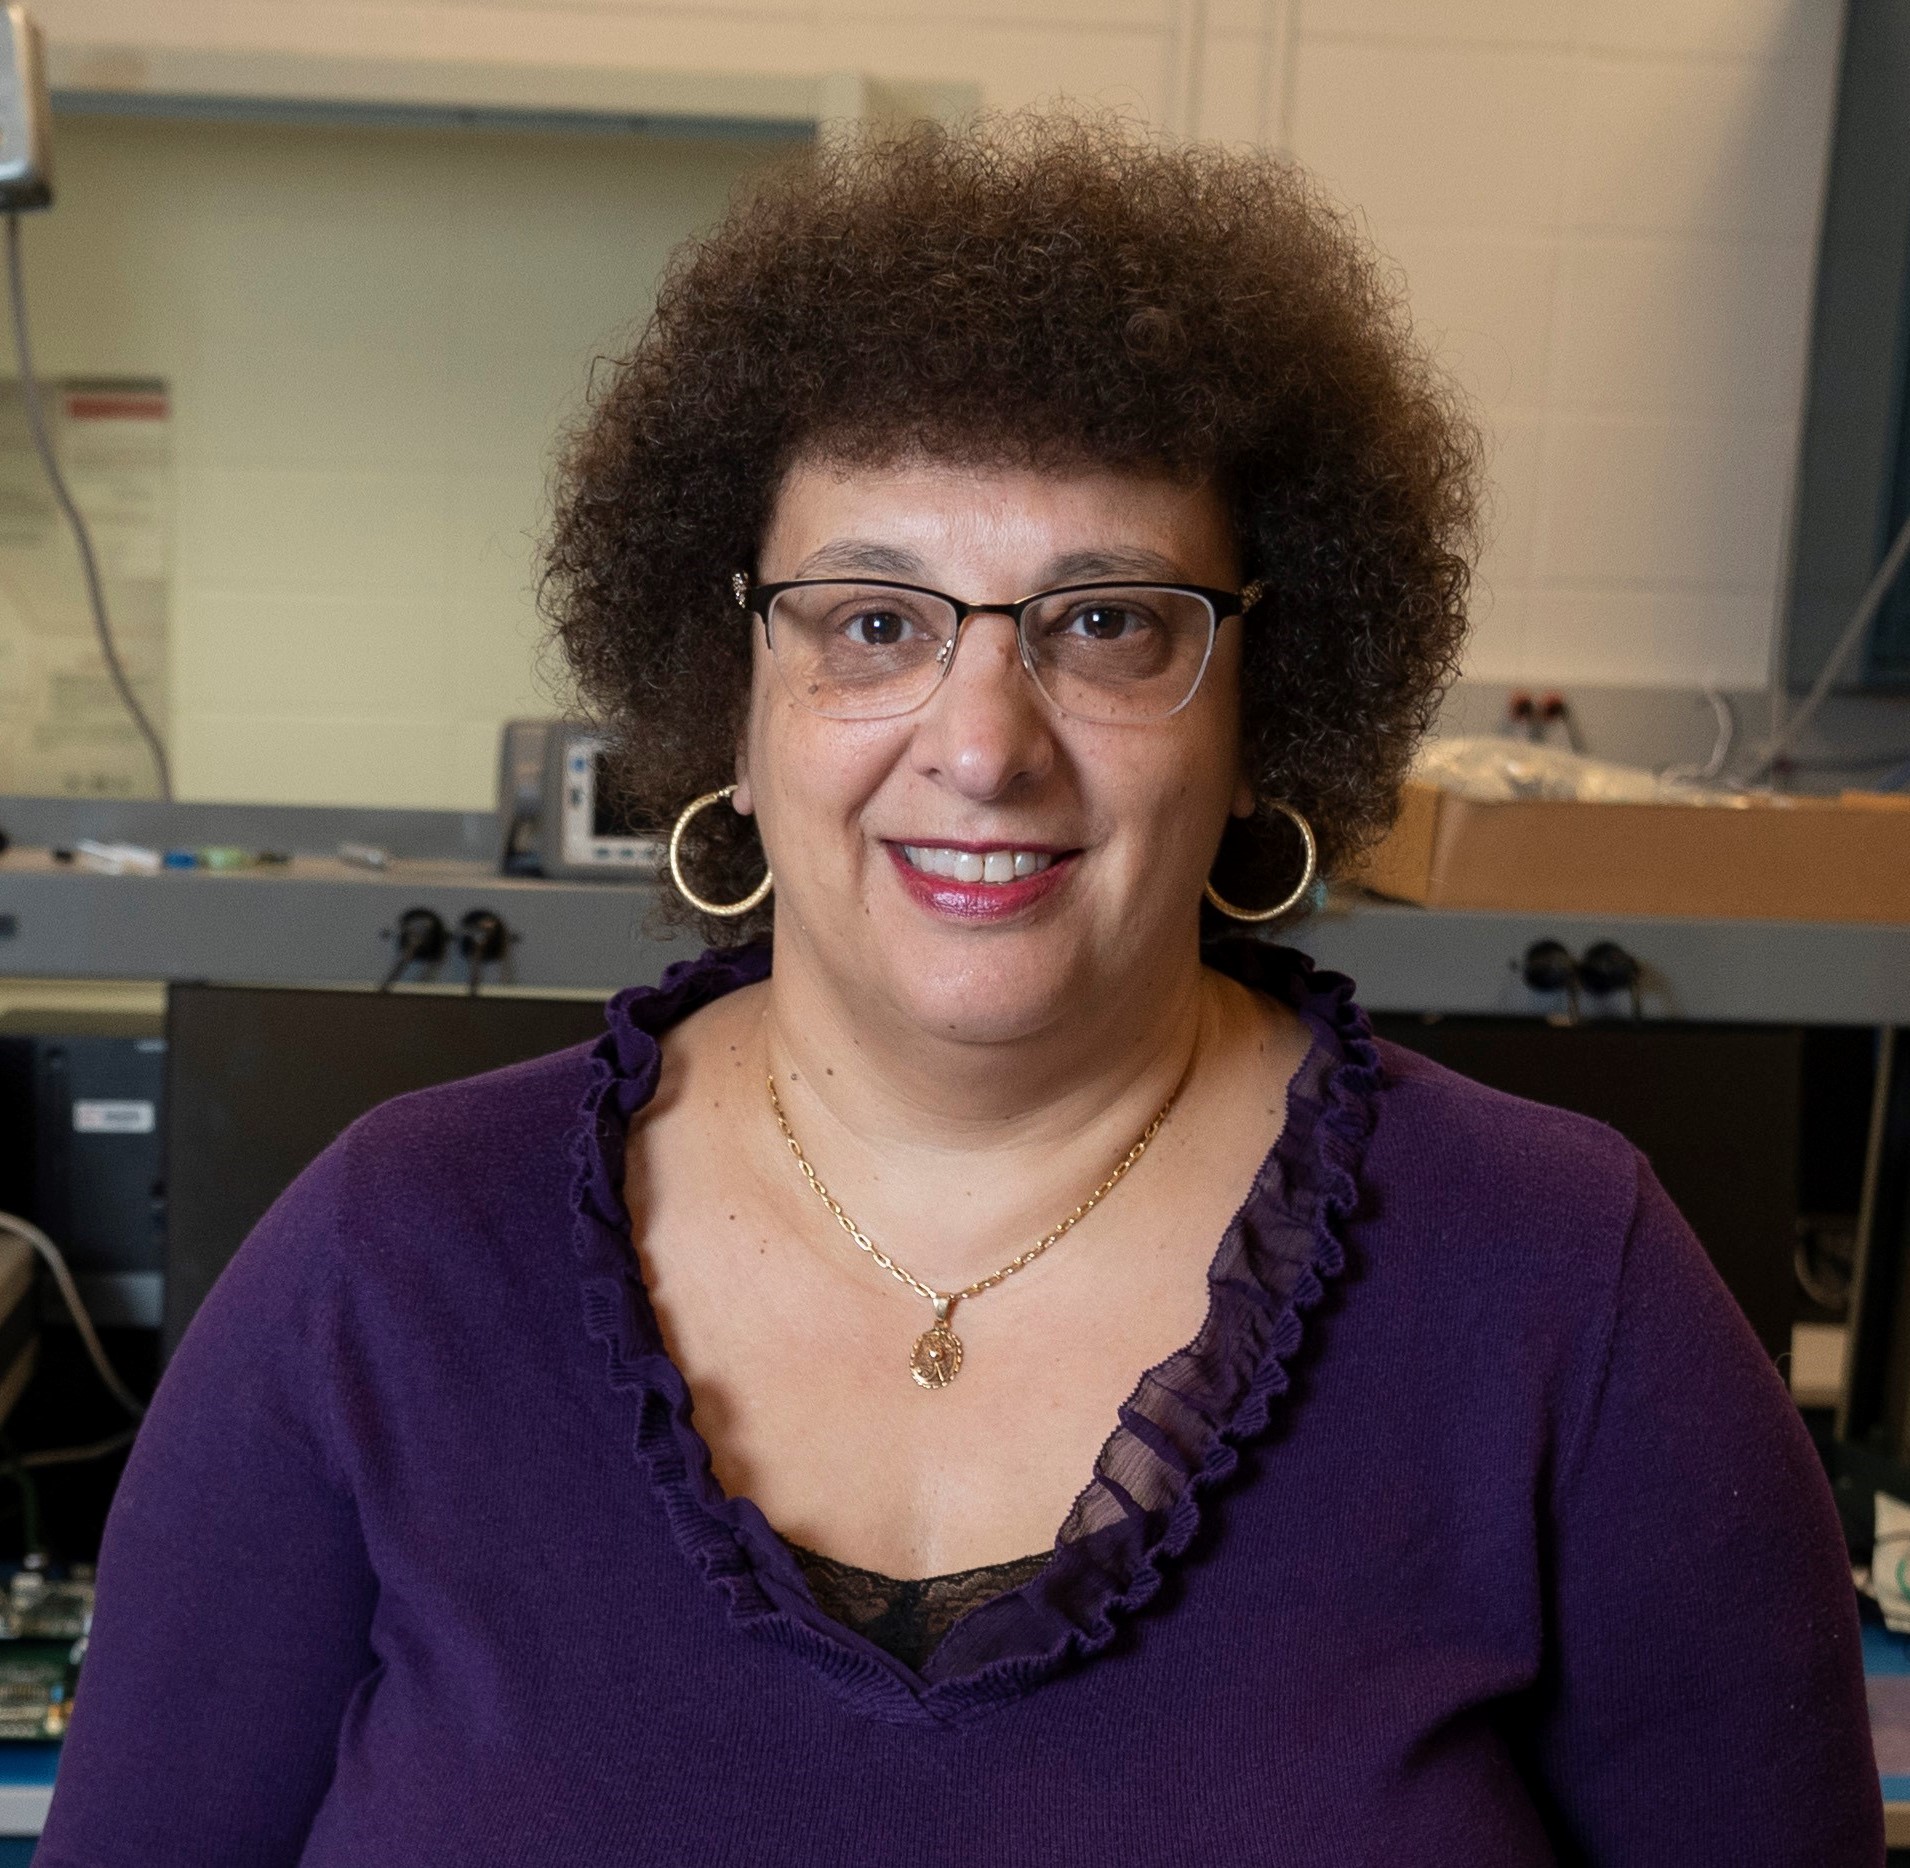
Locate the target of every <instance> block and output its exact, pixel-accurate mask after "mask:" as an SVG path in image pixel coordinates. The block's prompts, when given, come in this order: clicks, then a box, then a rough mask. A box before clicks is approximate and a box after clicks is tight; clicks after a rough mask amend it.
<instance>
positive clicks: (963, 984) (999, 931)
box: [860, 922, 1094, 1044]
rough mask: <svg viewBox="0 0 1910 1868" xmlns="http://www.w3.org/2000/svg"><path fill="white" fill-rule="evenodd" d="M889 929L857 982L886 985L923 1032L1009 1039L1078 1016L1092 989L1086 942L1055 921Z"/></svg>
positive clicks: (986, 1040) (984, 1040)
mask: <svg viewBox="0 0 1910 1868" xmlns="http://www.w3.org/2000/svg"><path fill="white" fill-rule="evenodd" d="M864 925H865V926H868V925H870V924H869V923H865V924H864ZM876 925H880V924H879V923H877V924H876ZM892 932H893V933H894V935H895V938H893V939H892V940H889V941H886V942H880V943H879V946H880V951H879V952H878V953H874V954H870V955H868V956H867V964H866V966H864V967H863V968H862V969H860V972H861V978H862V982H863V988H862V989H863V990H864V991H865V992H867V991H869V990H882V989H883V988H884V987H886V991H884V993H883V996H884V997H886V998H887V999H888V1000H889V1001H890V1003H891V1004H892V1005H893V1006H894V1007H895V1008H896V1010H897V1011H898V1012H899V1013H900V1014H901V1015H902V1017H903V1018H904V1019H906V1020H907V1021H908V1022H909V1023H911V1024H913V1025H916V1026H918V1027H919V1028H920V1029H921V1031H922V1032H923V1035H924V1036H933V1037H935V1038H939V1039H943V1040H947V1039H954V1040H955V1041H956V1042H958V1043H963V1044H1013V1043H1017V1042H1020V1041H1023V1040H1026V1039H1028V1038H1033V1037H1038V1036H1040V1035H1041V1034H1042V1033H1043V1032H1045V1031H1049V1030H1052V1029H1053V1028H1054V1027H1055V1026H1056V1025H1057V1024H1059V1023H1061V1022H1062V1021H1064V1020H1066V1019H1068V1018H1070V1017H1078V1016H1079V1015H1080V1014H1081V1013H1082V1012H1083V1010H1085V1006H1084V994H1086V995H1090V996H1091V994H1092V974H1093V971H1094V969H1093V968H1092V967H1091V966H1088V965H1085V964H1084V962H1086V961H1087V959H1088V955H1089V952H1090V948H1089V944H1088V943H1087V942H1085V941H1083V940H1082V939H1081V938H1080V936H1079V934H1078V933H1077V932H1075V931H1072V930H1070V929H1068V928H1066V927H1064V926H1061V925H1058V924H1057V923H1055V922H1049V923H1047V924H1046V925H1039V926H1033V927H1019V928H940V927H933V926H930V927H922V926H919V925H918V926H916V927H914V928H912V929H909V930H907V931H906V932H905V931H903V930H892ZM878 981H879V982H881V985H880V986H879V985H878V983H877V982H878Z"/></svg>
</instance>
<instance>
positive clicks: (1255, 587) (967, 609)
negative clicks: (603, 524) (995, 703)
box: [730, 571, 1267, 720]
mask: <svg viewBox="0 0 1910 1868" xmlns="http://www.w3.org/2000/svg"><path fill="white" fill-rule="evenodd" d="M839 585H852V586H854V587H855V588H856V589H858V590H900V591H905V592H907V593H908V594H909V595H910V596H913V597H933V598H934V599H935V601H936V602H937V603H945V604H947V605H948V607H949V608H950V609H951V610H953V611H954V612H955V627H954V629H953V630H952V631H951V632H950V635H949V638H948V641H947V642H946V643H944V644H943V646H942V652H941V654H940V655H939V656H938V657H937V660H938V661H939V662H940V664H941V674H939V675H937V677H936V686H938V687H939V686H940V685H941V681H942V678H943V676H945V675H946V674H947V673H948V671H949V668H950V667H951V666H952V664H953V663H954V660H955V649H956V646H957V645H958V644H959V642H960V641H961V634H962V625H963V624H964V623H965V622H967V621H968V619H969V618H970V617H971V616H1006V617H1007V618H1008V619H1009V620H1010V621H1011V622H1013V624H1014V625H1015V644H1016V647H1017V648H1018V649H1019V651H1020V654H1021V662H1022V666H1023V667H1024V668H1026V669H1027V670H1028V673H1029V676H1030V677H1031V678H1032V679H1033V681H1034V682H1035V685H1036V686H1037V687H1040V686H1041V677H1040V676H1039V675H1037V674H1036V673H1035V668H1034V663H1033V662H1032V661H1030V660H1029V656H1028V638H1027V636H1026V635H1025V634H1023V632H1022V627H1021V619H1022V618H1023V617H1024V616H1025V615H1026V614H1027V613H1028V611H1029V610H1031V609H1033V608H1034V606H1035V605H1036V604H1037V603H1045V602H1047V601H1048V599H1049V598H1051V597H1072V596H1084V595H1086V594H1087V593H1089V592H1090V591H1096V590H1110V591H1112V590H1165V591H1170V592H1172V593H1174V594H1175V595H1177V596H1184V597H1199V598H1200V599H1201V600H1202V602H1204V603H1205V604H1206V605H1207V608H1208V611H1209V613H1210V615H1211V616H1212V619H1213V620H1212V622H1211V623H1210V625H1209V627H1208V632H1207V653H1206V654H1205V655H1203V656H1202V657H1201V661H1200V672H1199V673H1198V674H1197V675H1195V677H1194V683H1193V686H1192V687H1190V688H1189V689H1188V690H1187V692H1186V694H1185V695H1184V696H1183V697H1182V698H1181V699H1180V700H1179V701H1178V702H1177V703H1176V704H1175V705H1174V706H1172V707H1170V708H1169V709H1168V710H1167V712H1166V713H1164V714H1161V715H1159V716H1158V717H1159V718H1160V719H1163V720H1171V719H1172V718H1173V717H1174V715H1175V714H1177V713H1179V712H1180V710H1181V709H1182V708H1183V707H1185V706H1186V705H1187V703H1188V702H1189V701H1191V700H1192V699H1193V698H1194V696H1195V695H1196V694H1198V693H1199V692H1200V684H1201V683H1202V682H1203V681H1204V680H1206V678H1207V664H1208V663H1209V662H1210V661H1212V660H1213V655H1214V638H1215V637H1216V636H1217V635H1218V634H1219V633H1220V625H1221V624H1222V623H1224V622H1225V621H1226V620H1227V619H1228V617H1230V616H1238V617H1241V618H1242V619H1243V620H1244V618H1245V617H1246V615H1247V612H1248V611H1249V610H1251V609H1252V608H1253V607H1254V605H1255V604H1257V603H1258V602H1259V601H1260V599H1261V598H1262V597H1264V596H1265V595H1266V594H1267V586H1266V582H1265V580H1264V579H1262V578H1255V579H1254V580H1253V581H1252V582H1251V583H1249V584H1247V585H1245V586H1244V587H1243V588H1241V589H1239V590H1216V589H1214V588H1213V587H1212V586H1211V585H1207V584H1160V583H1148V582H1145V581H1143V580H1140V579H1127V580H1125V581H1124V580H1122V579H1119V578H1103V579H1098V580H1097V581H1096V582H1094V583H1092V584H1057V585H1056V586H1055V587H1054V588H1053V589H1052V590H1037V591H1036V592H1035V593H1034V595H1033V596H1029V597H1023V598H1022V599H1021V600H1020V602H1018V603H964V602H963V601H962V600H961V598H960V597H951V596H950V595H949V594H948V592H947V591H945V590H936V589H934V588H932V587H931V586H930V585H927V584H903V583H897V582H895V581H894V580H892V579H890V578H886V577H792V578H788V579H786V580H784V581H783V582H782V583H780V584H752V583H751V582H750V581H749V579H748V578H747V577H745V576H744V575H743V573H742V572H741V571H737V572H735V573H734V574H733V575H732V576H731V578H730V590H731V593H732V594H733V595H734V596H735V598H736V607H737V608H738V609H740V610H742V611H744V612H745V613H747V614H749V615H751V616H756V617H759V618H760V619H761V621H762V625H763V637H764V640H765V641H767V642H768V643H769V645H770V648H771V650H772V651H773V650H774V648H775V639H774V637H773V636H772V635H771V634H770V628H769V612H770V607H771V605H773V604H774V603H775V601H776V599H777V598H778V597H780V596H781V595H782V594H783V592H784V591H785V590H814V589H818V588H830V587H835V586H839ZM934 691H935V689H934V688H930V689H929V690H928V691H927V692H926V693H924V695H923V696H922V698H921V700H919V701H917V702H915V703H914V706H911V707H907V708H904V709H903V712H904V713H913V712H914V711H915V708H916V707H922V706H926V705H927V703H928V696H929V694H932V693H934ZM1041 691H1042V692H1043V693H1044V694H1046V693H1047V692H1048V690H1047V689H1046V688H1045V687H1043V688H1042V689H1041ZM1052 698H1053V697H1052V696H1050V699H1052ZM1054 704H1055V705H1056V706H1059V705H1060V703H1059V702H1058V701H1057V702H1055V703H1054Z"/></svg>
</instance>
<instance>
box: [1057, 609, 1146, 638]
mask: <svg viewBox="0 0 1910 1868" xmlns="http://www.w3.org/2000/svg"><path fill="white" fill-rule="evenodd" d="M1153 622H1154V618H1153V617H1151V616H1149V615H1148V614H1147V612H1146V611H1145V610H1140V609H1136V608H1134V607H1133V606H1132V605H1129V604H1124V603H1083V604H1081V605H1079V606H1078V607H1076V608H1075V609H1072V610H1070V611H1069V612H1068V613H1067V615H1066V616H1064V617H1063V618H1062V620H1061V628H1060V630H1059V631H1057V632H1056V633H1057V634H1064V635H1071V636H1083V637H1085V638H1086V639H1087V640H1088V641H1090V642H1119V641H1122V640H1123V639H1125V638H1127V637H1131V636H1137V635H1139V634H1141V633H1142V632H1143V631H1144V630H1146V629H1148V628H1149V627H1150V626H1151V625H1152V624H1153Z"/></svg>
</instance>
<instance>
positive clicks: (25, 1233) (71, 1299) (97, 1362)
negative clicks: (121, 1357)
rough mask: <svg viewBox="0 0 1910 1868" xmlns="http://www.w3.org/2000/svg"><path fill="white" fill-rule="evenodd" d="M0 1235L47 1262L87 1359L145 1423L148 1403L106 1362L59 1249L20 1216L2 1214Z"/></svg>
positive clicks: (123, 1404)
mask: <svg viewBox="0 0 1910 1868" xmlns="http://www.w3.org/2000/svg"><path fill="white" fill-rule="evenodd" d="M0 1232H10V1233H12V1234H13V1236H14V1237H15V1238H16V1239H23V1240H25V1241H26V1243H27V1244H28V1245H30V1246H32V1248H33V1249H34V1250H35V1251H36V1252H38V1253H39V1255H40V1256H41V1257H42V1258H43V1259H45V1260H46V1264H47V1269H48V1270H49V1271H51V1272H52V1274H53V1282H54V1283H55V1284H56V1285H58V1286H59V1291H60V1296H61V1298H62V1299H64V1301H65V1303H66V1307H67V1310H68V1311H69V1312H70V1313H71V1314H72V1318H73V1327H74V1328H75V1329H76V1330H78V1331H79V1333H80V1341H81V1342H82V1343H83V1344H85V1346H86V1354H87V1357H88V1359H89V1360H90V1361H91V1362H92V1364H93V1367H94V1369H95V1370H96V1371H97V1372H98V1374H99V1378H100V1380H101V1381H102V1382H104V1383H105V1384H106V1388H107V1392H108V1393H109V1394H111V1395H112V1397H113V1399H114V1400H115V1401H117V1402H118V1403H119V1404H120V1406H121V1407H123V1408H124V1409H125V1410H126V1412H127V1413H128V1414H130V1415H131V1416H132V1417H133V1418H134V1420H142V1419H144V1418H145V1413H146V1406H145V1403H144V1402H143V1401H141V1400H140V1399H139V1397H138V1396H137V1395H136V1394H134V1393H133V1391H132V1390H131V1389H130V1388H128V1387H127V1386H126V1384H125V1383H124V1382H123V1381H121V1380H120V1378H119V1372H118V1370H116V1369H115V1368H114V1367H113V1365H112V1363H111V1362H109V1361H108V1360H107V1359H106V1351H105V1350H104V1349H103V1348H101V1347H100V1340H99V1333H98V1331H96V1330H95V1329H94V1328H93V1319H92V1318H91V1317H90V1316H88V1315H87V1311H86V1306H85V1305H84V1304H83V1303H81V1302H80V1290H79V1286H78V1285H77V1284H75V1283H74V1282H73V1274H72V1272H71V1271H69V1270H68V1269H67V1264H66V1259H65V1258H64V1256H63V1255H62V1254H61V1252H60V1248H59V1247H58V1246H57V1245H55V1244H54V1243H53V1241H52V1240H51V1239H49V1238H48V1237H47V1236H46V1234H45V1233H43V1232H42V1231H41V1230H40V1229H39V1227H38V1226H36V1225H34V1224H33V1223H32V1221H31V1220H25V1219H22V1218H21V1217H20V1216H19V1215H18V1214H17V1213H0Z"/></svg>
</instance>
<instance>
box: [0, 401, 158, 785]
mask: <svg viewBox="0 0 1910 1868" xmlns="http://www.w3.org/2000/svg"><path fill="white" fill-rule="evenodd" d="M42 394H43V397H44V400H45V404H46V410H47V416H48V420H49V423H50V425H51V428H52V431H53V446H54V451H55V453H56V454H57V455H58V457H59V461H60V465H61V468H62V470H63V471H64V473H65V475H66V479H67V484H68V486H69V487H70V488H71V490H72V494H73V498H74V501H75V503H76V504H77V505H78V506H79V509H80V511H81V513H82V514H84V516H85V518H86V522H87V525H88V527H89V528H90V530H91V532H92V536H93V547H94V550H95V551H96V552H97V553H98V555H99V561H100V572H101V577H102V579H103V581H104V583H105V587H106V604H107V612H108V614H109V615H110V617H111V618H112V624H113V639H114V642H115V643H116V644H117V646H118V649H119V655H120V660H121V662H122V664H123V665H124V667H125V669H126V673H127V678H128V679H129V680H130V681H131V682H132V684H133V688H134V690H135V692H137V694H138V695H139V698H140V701H141V704H142V705H143V706H144V707H145V709H146V712H147V714H148V717H150V718H151V719H153V720H154V721H155V722H157V723H159V725H160V728H161V731H162V732H163V731H164V721H165V717H166V612H167V604H168V596H169V588H170V583H171V558H172V410H171V402H170V398H169V396H168V394H167V389H166V385H165V384H164V383H163V382H155V381H152V380H151V379H149V378H138V379H86V380H79V379H68V380H65V381H61V382H55V383H49V384H47V385H45V387H44V389H43V391H42ZM154 789H155V780H154V775H153V769H152V762H151V760H150V758H149V756H148V754H147V752H146V749H145V746H144V744H143V743H142V742H141V740H140V738H139V735H138V732H137V731H136V730H135V728H134V726H133V724H132V722H131V720H130V719H128V717H127V715H126V712H125V709H124V708H123V707H122V706H121V705H120V701H119V697H118V695H117V694H116V693H115V692H114V691H113V685H112V682H111V679H110V678H109V677H108V675H107V673H106V668H105V664H104V662H103V661H102V660H101V657H100V651H99V644H98V639H97V637H96V636H95V634H94V629H93V619H92V613H91V612H90V610H89V609H88V608H87V603H86V588H85V584H84V583H83V581H82V579H81V576H80V562H79V553H78V550H77V548H76V546H75V544H74V541H73V535H72V532H71V531H70V530H69V528H68V527H67V524H66V521H65V520H64V518H62V516H61V514H60V511H59V508H58V506H57V505H56V504H55V502H54V498H53V489H52V488H51V487H50V486H49V485H48V484H47V479H46V475H45V473H44V472H43V471H42V470H41V467H40V463H39V459H38V457H37V455H36V454H35V453H34V451H33V443H32V438H31V435H30V433H29V430H28V428H27V420H26V411H25V408H24V406H23V404H22V402H21V400H20V389H19V385H18V383H15V382H0V792H25V793H32V794H40V795H46V796H56V797H57V796H65V797H113V798H134V797H150V796H151V795H152V794H153V792H154Z"/></svg>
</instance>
